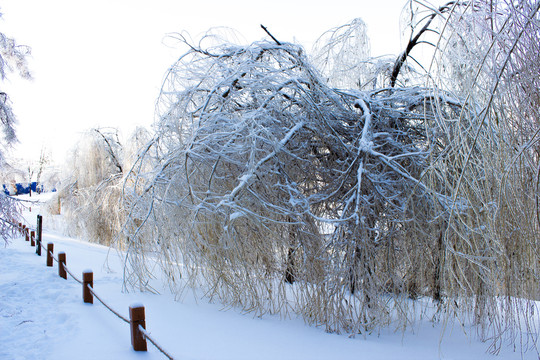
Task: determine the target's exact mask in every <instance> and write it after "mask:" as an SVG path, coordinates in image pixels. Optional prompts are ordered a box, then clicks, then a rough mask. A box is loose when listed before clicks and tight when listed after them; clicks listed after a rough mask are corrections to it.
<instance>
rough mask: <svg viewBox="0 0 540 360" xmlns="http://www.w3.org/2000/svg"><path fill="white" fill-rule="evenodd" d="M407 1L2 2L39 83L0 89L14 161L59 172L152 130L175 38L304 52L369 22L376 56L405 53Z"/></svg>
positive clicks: (6, 27)
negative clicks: (105, 143) (99, 132)
mask: <svg viewBox="0 0 540 360" xmlns="http://www.w3.org/2000/svg"><path fill="white" fill-rule="evenodd" d="M404 4H405V0H378V1H374V0H325V1H320V0H310V1H305V0H272V1H264V2H261V1H256V0H229V1H225V0H222V1H214V0H209V1H204V0H199V1H196V0H190V1H189V2H187V1H183V0H176V1H174V0H152V1H150V0H147V1H141V0H92V1H88V0H45V1H44V0H4V1H2V4H1V5H0V11H1V12H2V13H3V14H4V15H3V18H2V19H0V32H3V33H4V34H6V35H8V36H10V37H13V38H15V39H16V40H17V42H18V43H19V44H24V45H29V46H30V47H31V48H32V57H31V58H30V59H29V65H30V68H31V72H32V74H33V77H34V80H33V81H30V82H28V81H23V80H20V79H19V78H17V77H16V76H15V74H11V75H10V76H9V79H8V81H7V83H4V84H1V85H0V86H2V90H3V91H6V92H7V93H8V95H9V96H10V97H11V100H12V102H13V106H14V111H15V113H16V115H17V118H18V120H19V125H18V127H17V131H18V137H19V140H20V144H18V145H17V147H16V148H15V151H14V154H13V155H14V156H16V157H18V158H25V159H37V158H38V157H39V154H40V151H41V149H42V147H45V148H46V149H47V150H48V151H50V152H51V153H52V156H53V159H55V160H56V162H57V163H61V162H62V161H63V159H64V158H65V155H66V153H67V151H69V150H70V149H71V148H72V147H73V145H74V143H75V141H77V139H78V138H79V134H80V133H81V132H83V131H84V130H87V129H90V128H92V127H117V128H119V129H120V130H121V131H122V133H123V134H124V135H125V136H127V135H129V134H130V133H131V131H132V130H133V129H134V128H135V126H137V125H142V126H147V127H149V126H150V125H151V124H152V122H153V120H154V104H155V100H156V98H157V95H158V93H159V88H160V86H161V82H162V79H163V76H164V74H165V72H166V70H167V68H168V66H169V65H171V64H172V63H173V62H174V61H175V60H176V59H177V58H178V57H179V56H180V55H181V54H182V53H183V52H184V51H185V49H179V48H170V47H167V46H165V45H163V39H164V37H165V35H166V34H167V33H174V32H181V31H184V30H185V31H188V32H189V33H190V34H191V35H192V36H196V35H198V34H200V33H202V32H204V31H206V30H208V29H209V28H210V27H215V26H226V27H231V28H234V29H236V30H238V31H239V32H240V33H241V34H242V35H243V36H244V37H245V38H246V39H247V40H248V41H256V40H261V39H263V38H265V36H266V35H265V33H264V32H263V31H262V29H261V28H260V24H263V25H265V26H267V27H268V29H269V30H270V31H271V32H272V34H273V35H274V36H276V38H278V39H279V40H281V41H289V42H293V41H295V42H297V43H300V44H302V45H303V46H304V47H305V48H306V50H309V49H310V48H311V45H312V43H313V42H314V41H315V40H316V39H317V38H318V37H319V36H320V35H321V34H322V33H323V32H324V31H326V30H328V29H330V28H333V27H336V26H339V25H342V24H345V23H347V22H349V21H350V20H352V19H353V18H356V17H361V18H362V19H363V20H364V21H365V22H366V24H367V26H368V35H369V37H370V38H371V49H372V51H371V52H372V55H384V54H397V53H399V52H400V51H401V45H400V39H401V37H402V35H401V31H400V14H401V11H402V8H403V6H404Z"/></svg>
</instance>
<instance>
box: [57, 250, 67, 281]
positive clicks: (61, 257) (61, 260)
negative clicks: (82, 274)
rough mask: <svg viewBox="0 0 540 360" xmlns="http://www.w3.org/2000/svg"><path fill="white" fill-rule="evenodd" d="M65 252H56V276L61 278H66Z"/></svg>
mask: <svg viewBox="0 0 540 360" xmlns="http://www.w3.org/2000/svg"><path fill="white" fill-rule="evenodd" d="M65 266H66V253H65V252H63V251H60V252H59V253H58V276H60V277H61V278H64V279H67V274H66V268H65Z"/></svg>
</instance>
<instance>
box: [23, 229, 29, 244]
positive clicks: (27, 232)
mask: <svg viewBox="0 0 540 360" xmlns="http://www.w3.org/2000/svg"><path fill="white" fill-rule="evenodd" d="M24 237H25V240H26V241H30V229H28V228H26V230H25V231H24Z"/></svg>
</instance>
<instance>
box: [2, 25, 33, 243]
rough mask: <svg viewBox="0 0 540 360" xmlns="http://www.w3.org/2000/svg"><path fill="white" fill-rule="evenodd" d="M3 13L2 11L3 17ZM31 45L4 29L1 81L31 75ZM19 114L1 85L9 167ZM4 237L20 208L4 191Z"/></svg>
mask: <svg viewBox="0 0 540 360" xmlns="http://www.w3.org/2000/svg"><path fill="white" fill-rule="evenodd" d="M1 16H2V14H0V18H1ZM29 54H30V48H29V47H27V46H23V45H18V44H17V43H16V42H15V40H14V39H13V38H10V37H8V36H7V35H5V34H4V33H2V32H0V82H2V83H3V82H4V81H5V79H6V76H7V74H8V73H10V72H16V73H18V75H20V76H21V77H23V78H30V72H29V70H28V66H27V60H26V59H27V57H28V55H29ZM15 124H16V118H15V115H14V113H13V109H12V104H11V101H10V99H9V96H8V94H7V93H6V92H4V91H2V90H1V89H0V128H1V132H2V135H1V139H0V167H1V168H3V167H6V159H5V155H6V151H7V150H8V149H9V147H10V146H11V145H12V144H13V143H14V142H16V139H17V137H16V134H15ZM0 203H1V205H0V237H2V238H3V239H4V240H7V237H8V235H9V234H10V233H11V231H12V229H13V227H12V223H13V222H14V221H15V219H17V217H18V213H19V209H18V205H17V203H16V202H15V201H14V199H12V198H10V197H9V196H7V195H6V194H4V193H3V192H1V193H0Z"/></svg>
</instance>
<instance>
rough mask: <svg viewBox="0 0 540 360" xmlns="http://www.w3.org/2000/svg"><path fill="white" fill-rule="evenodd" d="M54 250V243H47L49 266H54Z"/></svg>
mask: <svg viewBox="0 0 540 360" xmlns="http://www.w3.org/2000/svg"><path fill="white" fill-rule="evenodd" d="M53 251H54V244H53V243H48V244H47V266H49V267H51V266H53V257H52V252H53Z"/></svg>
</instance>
